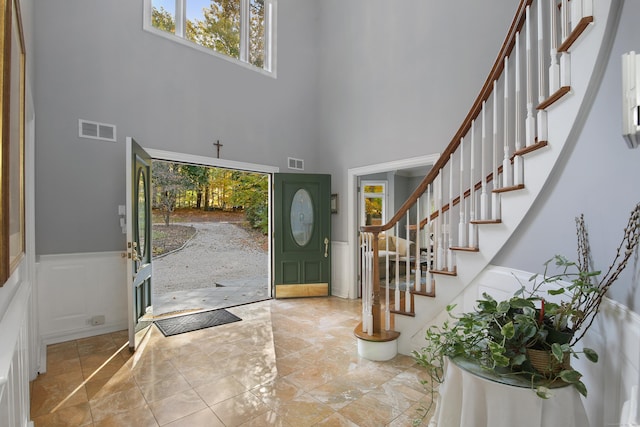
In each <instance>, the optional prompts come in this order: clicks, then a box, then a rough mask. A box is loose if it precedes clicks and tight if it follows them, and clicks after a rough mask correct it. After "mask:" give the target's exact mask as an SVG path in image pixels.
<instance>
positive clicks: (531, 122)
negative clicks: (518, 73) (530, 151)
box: [525, 6, 536, 147]
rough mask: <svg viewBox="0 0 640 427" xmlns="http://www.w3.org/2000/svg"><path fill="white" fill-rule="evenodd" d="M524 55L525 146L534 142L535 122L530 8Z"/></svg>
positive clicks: (528, 9)
mask: <svg viewBox="0 0 640 427" xmlns="http://www.w3.org/2000/svg"><path fill="white" fill-rule="evenodd" d="M525 22H526V43H525V45H526V54H527V120H526V122H525V145H526V146H527V147H529V146H531V145H533V144H535V142H536V120H535V118H534V116H533V69H532V67H533V52H532V51H531V7H530V6H527V13H526V21H525Z"/></svg>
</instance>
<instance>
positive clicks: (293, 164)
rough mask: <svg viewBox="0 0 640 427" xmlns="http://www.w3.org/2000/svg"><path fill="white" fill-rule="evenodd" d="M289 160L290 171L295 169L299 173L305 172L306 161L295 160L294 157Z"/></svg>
mask: <svg viewBox="0 0 640 427" xmlns="http://www.w3.org/2000/svg"><path fill="white" fill-rule="evenodd" d="M287 160H288V163H289V169H295V170H298V171H303V170H304V160H302V159H294V158H293V157H288V158H287Z"/></svg>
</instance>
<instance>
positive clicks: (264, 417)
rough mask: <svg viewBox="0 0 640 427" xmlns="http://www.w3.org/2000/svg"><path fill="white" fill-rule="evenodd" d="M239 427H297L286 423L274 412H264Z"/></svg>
mask: <svg viewBox="0 0 640 427" xmlns="http://www.w3.org/2000/svg"><path fill="white" fill-rule="evenodd" d="M240 427H299V426H292V425H291V424H289V423H287V422H286V421H285V420H284V419H283V418H282V417H281V416H279V415H278V414H276V413H275V412H274V411H268V412H264V413H262V414H260V415H258V416H257V417H255V418H253V419H251V420H249V421H247V422H246V423H242V424H240Z"/></svg>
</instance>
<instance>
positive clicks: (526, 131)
mask: <svg viewBox="0 0 640 427" xmlns="http://www.w3.org/2000/svg"><path fill="white" fill-rule="evenodd" d="M621 3H622V2H620V1H618V0H597V1H596V0H571V1H569V0H521V2H520V4H519V6H518V9H517V12H516V15H515V17H514V19H513V22H512V25H511V27H510V29H509V33H508V34H507V36H506V38H505V41H504V43H503V45H502V47H501V49H500V52H499V54H498V57H497V59H496V61H495V63H494V66H493V68H492V70H491V72H490V73H489V76H488V77H487V80H486V82H485V84H484V86H483V88H482V89H481V91H480V94H479V95H478V97H477V99H476V101H475V102H474V104H473V106H472V107H471V110H470V111H469V113H468V115H467V116H466V118H465V120H464V122H463V123H462V125H461V126H460V128H459V130H458V132H457V133H456V134H455V135H454V137H453V138H452V140H451V142H450V144H449V145H448V146H447V148H446V149H445V150H444V152H443V153H442V155H441V156H440V158H439V159H438V161H437V162H436V163H435V165H434V166H433V168H432V169H431V170H430V171H429V173H428V174H427V175H426V176H425V178H424V179H423V181H422V182H421V184H420V185H419V186H418V188H417V189H416V190H415V191H414V193H413V194H412V195H411V196H410V197H409V198H408V200H407V201H406V202H405V203H404V205H403V206H402V207H401V208H400V209H399V210H398V212H396V213H395V215H394V216H393V218H392V219H391V220H390V221H389V222H388V223H386V224H384V225H380V226H366V227H361V230H360V231H361V236H360V242H361V255H360V266H359V268H360V273H361V281H362V289H363V291H362V294H363V296H362V302H363V319H362V323H361V324H360V325H358V327H356V330H355V335H356V337H357V338H358V351H359V354H360V355H361V356H363V357H365V358H369V359H372V360H386V359H389V358H392V357H394V356H395V354H397V352H400V353H402V354H410V353H411V351H412V350H417V349H419V348H420V347H422V344H423V340H424V333H425V330H426V329H427V328H428V327H429V325H431V324H433V323H434V322H435V321H437V320H438V319H439V317H440V316H442V315H443V313H444V312H445V308H446V306H447V305H448V304H451V303H452V301H454V300H455V299H456V297H458V296H459V295H460V294H461V293H462V292H463V291H464V289H465V288H466V287H467V286H468V285H469V284H470V283H471V282H472V281H473V280H474V278H475V277H476V276H477V275H478V274H480V273H481V272H482V271H483V270H484V269H485V268H486V267H487V265H488V264H489V263H490V262H491V260H492V259H493V257H494V256H495V255H496V253H497V252H498V251H499V250H500V248H501V247H502V246H503V245H504V244H505V243H506V242H507V240H508V239H509V238H510V236H511V235H512V233H513V232H514V231H515V230H516V228H517V227H518V225H519V224H520V222H521V221H522V220H523V218H524V217H525V215H526V214H527V212H528V211H529V209H530V208H531V206H532V205H533V204H534V203H535V200H536V198H537V197H538V195H540V193H541V192H542V191H544V186H545V184H546V183H547V181H548V180H549V178H550V177H551V176H552V175H553V170H554V166H555V165H556V163H557V161H558V159H559V158H560V157H561V156H562V155H563V154H565V153H567V151H568V149H569V148H570V147H571V145H572V143H573V142H575V140H576V138H577V137H578V135H579V133H580V130H581V128H582V125H583V123H584V120H585V118H586V115H587V112H588V110H589V108H590V107H591V104H592V102H593V98H594V96H595V93H596V91H597V87H598V85H599V82H600V80H601V78H602V75H603V73H604V67H605V65H606V63H607V61H606V58H607V57H608V53H609V50H610V46H611V44H612V42H613V37H614V35H615V27H616V25H617V19H618V16H619V10H620V8H621V7H622V5H621ZM401 221H405V224H404V225H403V226H400V222H401ZM385 234H393V235H395V236H400V237H406V238H407V239H408V240H411V241H412V242H414V246H415V249H414V251H415V252H412V255H411V256H404V257H403V256H400V255H399V254H398V253H397V252H396V253H395V254H394V253H391V255H390V256H387V257H386V260H387V261H384V260H383V262H382V266H383V268H386V270H387V274H384V275H383V276H384V278H383V280H381V279H380V277H381V275H380V267H379V266H380V262H379V253H384V252H381V251H385V249H386V248H385V247H383V246H384V245H385V244H384V243H381V242H384V240H381V239H380V238H381V236H383V235H385ZM394 263H395V266H394V265H393V264H394ZM401 263H404V267H405V268H404V270H405V273H404V274H402V275H401V274H400V273H399V272H400V270H401V269H400V268H399V267H400V264H401ZM390 267H395V268H392V271H394V272H395V277H389V276H390V274H389V273H388V272H389V270H390Z"/></svg>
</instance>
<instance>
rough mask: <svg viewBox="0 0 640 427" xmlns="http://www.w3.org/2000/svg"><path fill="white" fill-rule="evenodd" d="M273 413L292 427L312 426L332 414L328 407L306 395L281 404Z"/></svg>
mask: <svg viewBox="0 0 640 427" xmlns="http://www.w3.org/2000/svg"><path fill="white" fill-rule="evenodd" d="M275 411H276V413H277V414H278V415H279V416H280V417H282V418H283V419H284V420H285V421H286V422H287V423H288V424H291V425H292V426H313V425H315V424H316V423H318V422H320V421H322V420H324V419H325V418H327V417H329V416H331V414H333V413H334V411H333V409H331V408H330V407H329V406H327V405H325V404H323V403H322V402H320V401H318V400H316V399H314V398H313V397H312V396H310V395H308V394H302V395H300V396H297V397H295V398H294V399H292V400H288V401H285V402H282V404H281V405H280V406H278V408H276V409H275Z"/></svg>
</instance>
